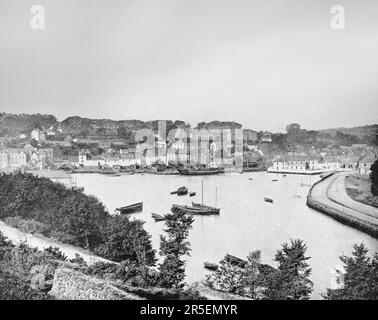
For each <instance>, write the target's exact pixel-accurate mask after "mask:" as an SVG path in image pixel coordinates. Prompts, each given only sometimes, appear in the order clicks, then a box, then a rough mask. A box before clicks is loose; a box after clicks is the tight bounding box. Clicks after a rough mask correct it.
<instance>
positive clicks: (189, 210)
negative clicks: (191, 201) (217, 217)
mask: <svg viewBox="0 0 378 320" xmlns="http://www.w3.org/2000/svg"><path fill="white" fill-rule="evenodd" d="M171 210H172V212H175V211H178V212H181V213H185V214H196V215H203V216H209V215H212V214H215V213H214V211H213V210H211V209H205V208H200V207H191V206H182V205H178V204H173V205H172V209H171Z"/></svg>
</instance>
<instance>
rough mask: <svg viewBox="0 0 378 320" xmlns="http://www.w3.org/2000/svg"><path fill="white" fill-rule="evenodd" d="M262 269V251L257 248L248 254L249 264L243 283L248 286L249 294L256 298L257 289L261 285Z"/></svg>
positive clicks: (244, 271)
mask: <svg viewBox="0 0 378 320" xmlns="http://www.w3.org/2000/svg"><path fill="white" fill-rule="evenodd" d="M260 269H261V251H260V250H256V251H253V252H251V253H250V254H249V255H248V256H247V264H246V266H245V269H244V270H243V285H244V287H245V288H246V291H247V295H248V296H250V297H252V298H254V299H255V298H256V294H257V289H258V288H259V287H261V285H262V280H263V275H261V273H260Z"/></svg>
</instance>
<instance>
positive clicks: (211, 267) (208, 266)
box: [203, 262, 218, 271]
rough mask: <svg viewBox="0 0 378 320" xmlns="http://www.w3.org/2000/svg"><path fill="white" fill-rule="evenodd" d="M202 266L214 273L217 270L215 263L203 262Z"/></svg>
mask: <svg viewBox="0 0 378 320" xmlns="http://www.w3.org/2000/svg"><path fill="white" fill-rule="evenodd" d="M203 266H204V267H205V268H206V269H209V270H211V271H216V270H217V269H218V265H217V264H216V263H211V262H204V263H203Z"/></svg>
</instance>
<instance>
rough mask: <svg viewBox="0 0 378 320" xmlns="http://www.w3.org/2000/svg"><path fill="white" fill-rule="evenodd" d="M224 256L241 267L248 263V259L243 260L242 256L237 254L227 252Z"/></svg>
mask: <svg viewBox="0 0 378 320" xmlns="http://www.w3.org/2000/svg"><path fill="white" fill-rule="evenodd" d="M224 258H225V260H226V261H227V262H229V263H230V264H233V265H235V266H238V267H240V268H244V267H245V266H246V265H247V261H246V260H243V259H241V258H238V257H235V256H233V255H231V254H229V253H227V254H226V256H225V257H224Z"/></svg>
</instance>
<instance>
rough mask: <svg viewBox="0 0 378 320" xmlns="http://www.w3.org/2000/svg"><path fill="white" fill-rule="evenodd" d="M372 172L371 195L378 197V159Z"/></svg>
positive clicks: (373, 165) (372, 167)
mask: <svg viewBox="0 0 378 320" xmlns="http://www.w3.org/2000/svg"><path fill="white" fill-rule="evenodd" d="M370 170H371V172H370V181H371V193H372V194H373V195H374V196H378V159H377V160H375V161H374V163H373V164H372V166H371V168H370Z"/></svg>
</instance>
